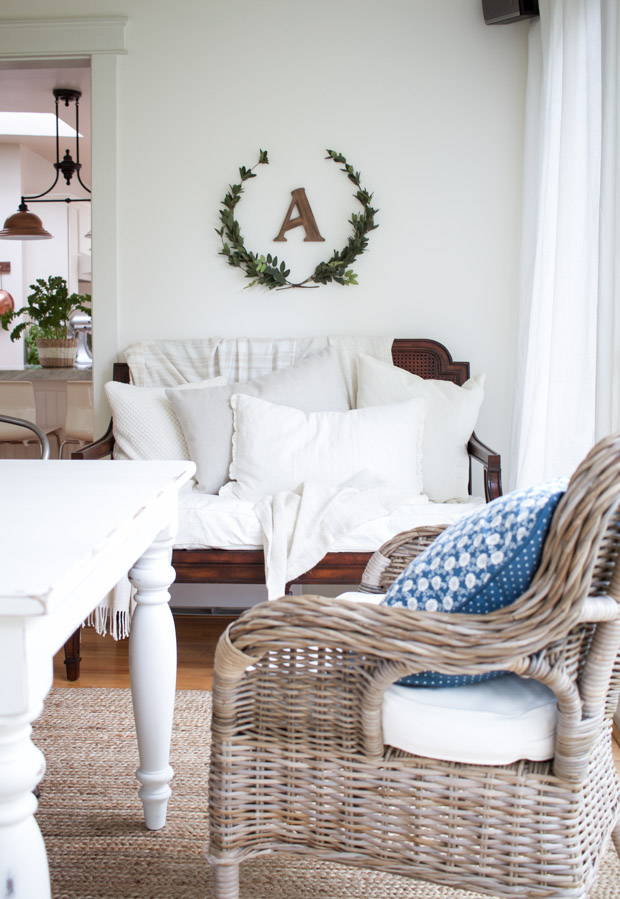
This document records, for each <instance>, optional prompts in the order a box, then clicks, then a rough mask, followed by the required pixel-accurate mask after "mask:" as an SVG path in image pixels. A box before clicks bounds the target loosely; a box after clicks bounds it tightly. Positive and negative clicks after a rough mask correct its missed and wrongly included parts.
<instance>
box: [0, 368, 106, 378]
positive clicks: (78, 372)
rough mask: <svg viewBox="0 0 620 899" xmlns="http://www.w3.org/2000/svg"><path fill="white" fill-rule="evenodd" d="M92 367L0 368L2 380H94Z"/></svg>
mask: <svg viewBox="0 0 620 899" xmlns="http://www.w3.org/2000/svg"><path fill="white" fill-rule="evenodd" d="M92 379H93V370H92V368H24V369H15V368H13V369H6V370H0V381H92Z"/></svg>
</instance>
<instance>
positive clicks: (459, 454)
mask: <svg viewBox="0 0 620 899" xmlns="http://www.w3.org/2000/svg"><path fill="white" fill-rule="evenodd" d="M357 366H358V368H357V407H358V409H361V408H364V407H366V406H383V405H385V404H386V403H397V402H402V401H403V400H406V399H411V398H412V397H422V398H424V399H426V400H427V401H428V409H427V412H426V421H425V424H424V442H423V448H422V481H423V485H424V493H426V495H427V496H428V498H429V499H431V500H433V501H434V502H437V503H443V502H447V501H448V500H451V499H462V498H464V497H466V496H467V492H468V487H469V456H468V454H467V442H468V440H469V438H470V437H471V435H472V433H473V430H474V428H475V426H476V421H477V419H478V412H479V411H480V406H481V405H482V399H483V396H484V392H483V385H484V380H485V375H483V374H480V375H476V376H475V377H474V378H470V379H469V380H468V381H466V382H465V383H464V384H463V386H462V387H458V386H457V385H456V384H453V383H452V382H451V381H439V380H437V381H435V380H430V379H429V380H427V379H425V378H419V377H418V376H417V375H412V374H410V372H408V371H405V370H404V369H402V368H398V367H397V366H395V365H389V364H388V363H385V362H379V361H378V360H377V359H374V358H373V357H372V356H367V355H365V354H360V355H359V356H358V357H357Z"/></svg>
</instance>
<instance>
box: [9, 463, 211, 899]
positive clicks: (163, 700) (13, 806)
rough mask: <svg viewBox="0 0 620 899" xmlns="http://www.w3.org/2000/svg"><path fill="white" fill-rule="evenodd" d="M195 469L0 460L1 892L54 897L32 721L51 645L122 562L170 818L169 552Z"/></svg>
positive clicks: (136, 665) (150, 738) (147, 722)
mask: <svg viewBox="0 0 620 899" xmlns="http://www.w3.org/2000/svg"><path fill="white" fill-rule="evenodd" d="M193 473H194V464H193V463H192V462H121V461H116V460H115V461H114V462H110V461H96V462H95V461H93V462H87V461H39V460H19V461H10V460H3V461H0V896H2V897H4V896H7V897H11V899H34V897H36V899H46V897H49V896H50V884H49V870H48V864H47V855H46V852H45V846H44V843H43V838H42V836H41V832H40V830H39V827H38V825H37V823H36V821H35V818H34V813H35V811H36V808H37V801H36V799H35V796H34V794H33V792H32V791H33V790H34V788H35V787H36V785H37V784H38V783H39V781H40V780H41V778H42V777H43V774H44V772H45V760H44V758H43V755H42V753H41V752H40V751H39V750H38V749H37V748H36V747H35V746H34V744H33V743H32V740H31V732H32V728H31V722H32V721H33V720H35V719H36V718H37V717H38V716H39V715H40V714H41V711H42V709H43V701H44V699H45V696H46V695H47V693H48V692H49V690H50V688H51V686H52V679H53V658H54V655H55V653H56V652H57V651H58V650H59V649H60V648H61V647H62V645H63V644H64V642H65V641H66V640H67V639H68V638H69V637H70V636H71V634H72V633H73V632H74V631H75V630H76V628H78V627H79V626H80V624H81V623H82V622H83V621H84V620H85V619H86V618H87V617H88V615H89V614H90V613H91V612H92V611H93V609H94V608H95V607H96V606H97V605H98V603H99V602H100V600H102V599H103V598H104V596H105V595H106V593H107V592H108V591H109V590H110V589H111V588H112V587H113V586H114V585H115V584H116V583H117V581H119V580H120V578H121V577H123V575H125V574H126V573H127V571H129V576H130V579H131V581H132V583H133V585H134V587H135V588H136V595H135V601H136V607H135V611H134V615H133V618H132V622H131V637H130V648H129V664H130V671H131V691H132V698H133V706H134V715H135V720H136V733H137V740H138V749H139V758H140V763H139V768H138V771H137V775H136V776H137V778H138V780H139V782H140V784H141V786H140V790H139V795H140V798H141V799H142V803H143V807H144V817H145V824H146V827H147V828H149V829H150V830H158V829H159V828H161V827H163V826H164V824H165V822H166V808H167V803H168V798H169V796H170V787H169V781H170V779H171V777H172V774H173V771H172V768H171V767H170V764H169V756H170V739H171V734H172V714H173V706H174V693H175V687H176V639H175V631H174V622H173V620H172V614H171V612H170V608H169V606H168V600H169V598H170V596H169V593H168V587H169V586H170V584H171V583H172V581H173V580H174V569H173V568H172V566H171V564H170V558H171V551H172V543H173V537H174V535H175V533H176V528H177V511H178V491H179V488H180V487H181V486H182V485H183V484H184V483H185V482H186V481H187V480H189V478H191V476H192V474H193ZM96 714H97V710H96V708H93V715H96ZM67 751H70V747H68V748H67ZM101 800H102V803H103V802H105V797H103V796H102V797H101Z"/></svg>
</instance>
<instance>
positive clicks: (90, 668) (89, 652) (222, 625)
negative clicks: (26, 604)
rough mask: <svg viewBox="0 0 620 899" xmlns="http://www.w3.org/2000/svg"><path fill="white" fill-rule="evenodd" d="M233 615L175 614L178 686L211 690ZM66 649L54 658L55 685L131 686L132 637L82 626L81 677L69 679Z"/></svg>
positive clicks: (179, 687)
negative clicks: (222, 641)
mask: <svg viewBox="0 0 620 899" xmlns="http://www.w3.org/2000/svg"><path fill="white" fill-rule="evenodd" d="M233 620H234V619H232V618H224V617H220V616H217V615H182V616H181V615H175V618H174V621H175V625H176V630H177V689H178V690H210V689H211V677H212V674H213V656H214V653H215V646H216V644H217V641H218V639H219V636H220V634H221V633H222V632H223V631H224V630H225V629H226V627H227V626H228V624H229V623H230V622H231V621H233ZM64 658H65V655H64V652H59V653H58V655H57V656H56V658H55V659H54V686H55V687H128V686H129V640H114V639H112V637H111V636H110V635H109V634H108V635H107V636H105V637H100V636H99V634H97V632H96V631H95V629H94V628H93V627H83V628H82V663H81V665H80V678H79V680H77V681H74V682H73V683H69V681H68V680H67V679H66V676H65V665H64Z"/></svg>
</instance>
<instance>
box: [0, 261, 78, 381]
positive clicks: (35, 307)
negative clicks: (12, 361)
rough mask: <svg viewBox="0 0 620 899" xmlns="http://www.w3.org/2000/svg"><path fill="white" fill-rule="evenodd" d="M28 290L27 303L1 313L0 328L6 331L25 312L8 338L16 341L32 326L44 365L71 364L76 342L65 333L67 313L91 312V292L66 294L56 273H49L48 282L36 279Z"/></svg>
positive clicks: (65, 284) (58, 366)
mask: <svg viewBox="0 0 620 899" xmlns="http://www.w3.org/2000/svg"><path fill="white" fill-rule="evenodd" d="M30 289H31V290H32V293H31V294H30V295H29V296H28V298H27V304H28V305H26V306H22V308H21V309H16V310H9V311H8V312H5V313H4V315H2V316H0V322H1V323H2V327H3V329H4V330H5V331H8V330H9V325H10V324H11V322H12V321H13V320H14V319H16V318H19V316H21V315H24V314H26V315H27V316H28V319H27V320H26V321H22V322H20V323H19V324H18V325H17V326H16V327H15V328H13V330H12V331H11V335H10V336H11V340H17V339H18V337H21V335H22V332H23V331H24V330H26V329H31V328H32V330H34V331H35V334H36V339H35V343H36V347H37V350H38V353H39V360H40V362H41V365H42V366H43V368H61V367H62V368H67V367H70V366H72V365H73V363H74V362H75V352H76V349H77V342H78V341H77V337H69V336H68V331H67V327H68V324H69V316H70V315H71V313H72V312H75V311H76V310H79V311H80V312H85V313H87V314H88V315H90V313H91V297H90V294H79V293H72V294H69V291H68V289H67V282H66V281H65V279H64V278H61V277H60V276H59V275H51V276H50V277H49V278H48V279H47V281H45V280H44V279H43V278H37V280H36V282H35V283H34V284H31V285H30ZM35 329H36V330H35Z"/></svg>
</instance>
